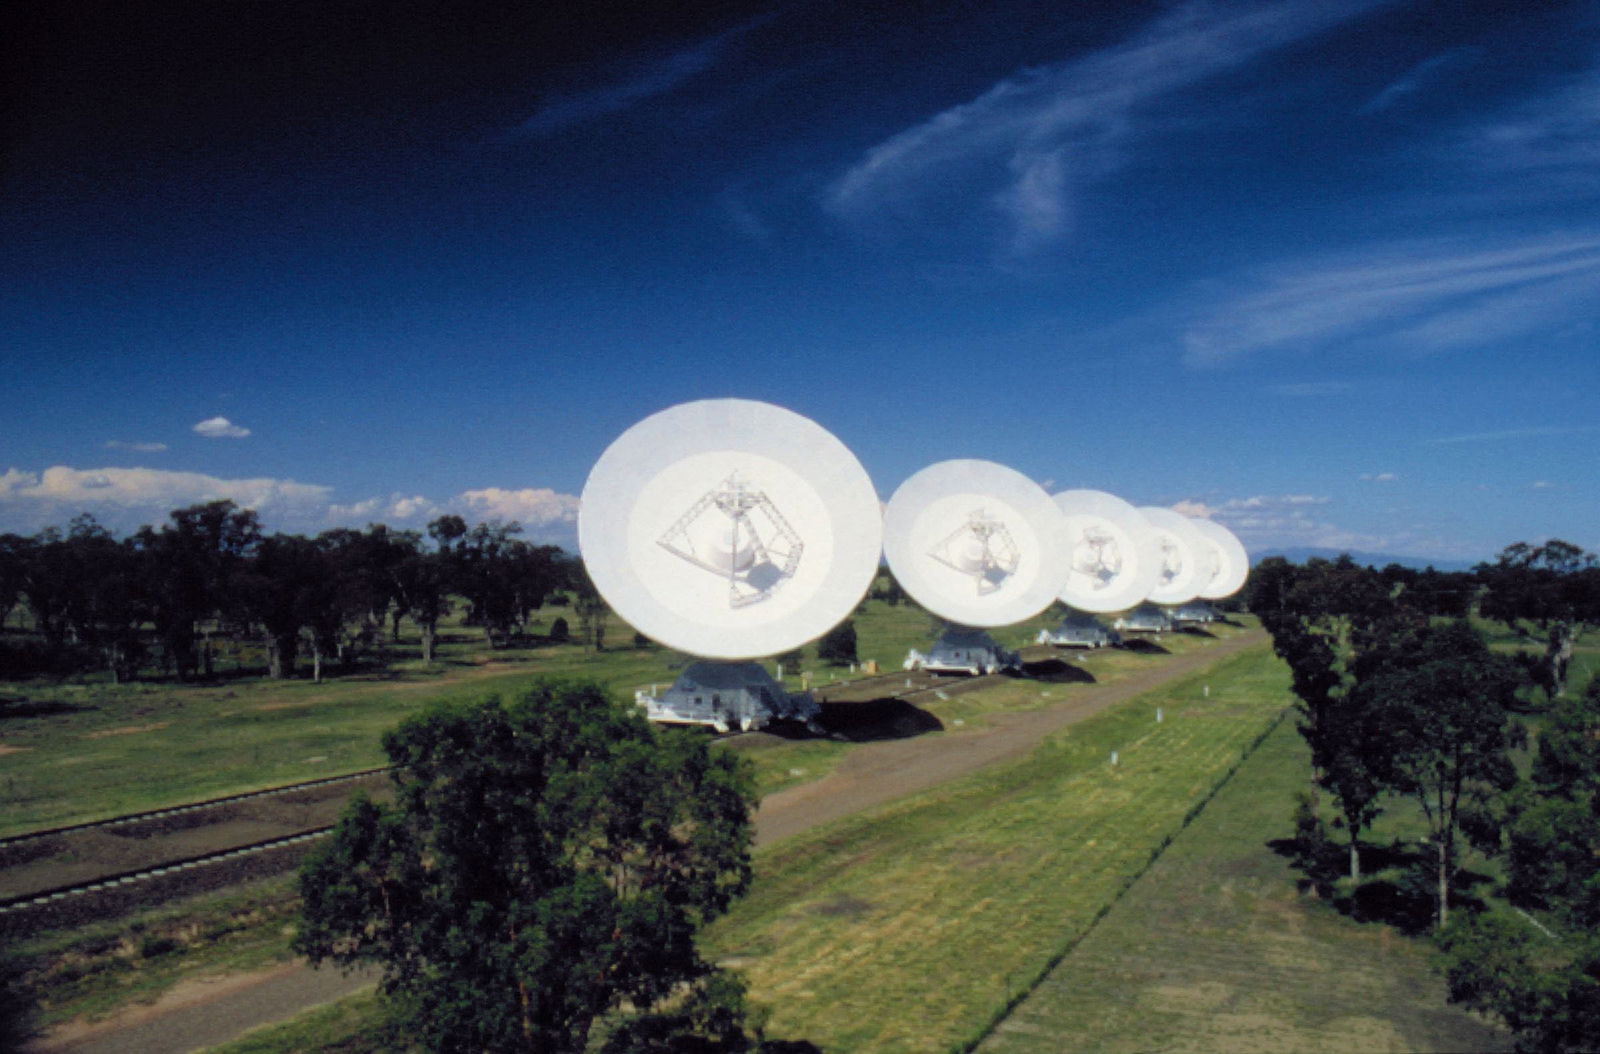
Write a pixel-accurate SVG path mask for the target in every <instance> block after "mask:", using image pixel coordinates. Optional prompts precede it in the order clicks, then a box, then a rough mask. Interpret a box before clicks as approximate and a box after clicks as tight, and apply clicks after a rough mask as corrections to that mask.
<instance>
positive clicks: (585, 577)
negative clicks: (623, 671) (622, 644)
mask: <svg viewBox="0 0 1600 1054" xmlns="http://www.w3.org/2000/svg"><path fill="white" fill-rule="evenodd" d="M567 574H568V582H567V584H568V586H569V587H570V588H571V590H572V596H573V600H572V612H573V614H575V615H577V616H578V633H579V634H580V635H581V636H582V637H583V643H584V646H585V647H589V648H593V649H594V650H595V651H605V648H606V616H607V615H608V614H610V613H611V608H610V607H609V606H607V604H606V600H605V597H602V596H601V595H600V590H599V589H598V588H596V587H595V584H594V579H592V578H590V577H589V571H588V569H587V568H585V567H584V566H583V564H582V562H581V561H573V562H572V563H571V564H569V565H568V567H567Z"/></svg>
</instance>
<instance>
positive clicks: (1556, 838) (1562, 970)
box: [1442, 679, 1600, 1051]
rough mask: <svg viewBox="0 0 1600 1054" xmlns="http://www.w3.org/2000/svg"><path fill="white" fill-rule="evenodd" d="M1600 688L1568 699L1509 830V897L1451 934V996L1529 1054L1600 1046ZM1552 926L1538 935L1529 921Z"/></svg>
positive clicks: (1546, 732)
mask: <svg viewBox="0 0 1600 1054" xmlns="http://www.w3.org/2000/svg"><path fill="white" fill-rule="evenodd" d="M1597 808H1600V679H1597V680H1595V681H1592V682H1591V683H1590V685H1589V688H1588V690H1587V691H1586V692H1585V693H1584V695H1583V696H1582V697H1581V698H1578V699H1564V700H1560V701H1558V702H1557V703H1556V704H1555V705H1554V706H1553V707H1552V708H1551V712H1550V714H1549V719H1548V721H1547V723H1546V725H1545V727H1544V728H1543V730H1542V731H1541V733H1540V735H1539V744H1538V750H1537V752H1536V754H1535V757H1534V762H1533V765H1532V768H1531V771H1530V773H1529V777H1528V779H1527V780H1526V781H1525V783H1524V784H1523V785H1522V786H1520V787H1518V788H1517V791H1516V792H1515V793H1514V794H1513V795H1512V798H1511V804H1510V809H1509V819H1508V821H1507V824H1506V827H1507V836H1508V837H1507V839H1506V842H1507V852H1506V858H1507V863H1508V870H1509V877H1510V881H1509V883H1508V888H1507V894H1508V896H1509V898H1510V900H1511V902H1512V904H1514V905H1515V906H1516V907H1517V908H1518V909H1519V911H1520V912H1521V913H1520V914H1509V913H1505V912H1497V911H1491V912H1485V913H1483V914H1482V915H1479V916H1469V917H1468V918H1465V919H1458V920H1457V922H1455V923H1452V925H1451V927H1450V929H1448V930H1447V931H1445V933H1444V934H1443V940H1442V943H1443V945H1444V950H1445V955H1446V959H1445V962H1446V973H1447V976H1448V978H1449V981H1450V993H1451V998H1452V999H1453V1000H1455V1001H1457V1002H1462V1003H1466V1004H1467V1005H1468V1006H1471V1007H1472V1008H1473V1009H1475V1010H1479V1011H1483V1012H1487V1013H1492V1014H1496V1015H1498V1016H1499V1017H1501V1018H1502V1019H1503V1020H1504V1021H1505V1022H1506V1024H1507V1025H1508V1026H1509V1027H1510V1028H1511V1029H1512V1031H1513V1033H1514V1034H1515V1035H1516V1039H1517V1046H1518V1049H1520V1050H1530V1051H1534V1050H1537V1051H1580V1050H1593V1049H1594V1040H1595V1037H1596V1036H1600V982H1597V979H1600V812H1597ZM1529 912H1532V913H1536V914H1537V915H1540V916H1542V917H1543V918H1544V919H1545V920H1546V923H1539V926H1541V927H1543V928H1542V929H1538V928H1536V927H1535V925H1534V923H1533V922H1532V921H1530V920H1531V919H1532V918H1533V916H1532V915H1529V914H1528V913H1529Z"/></svg>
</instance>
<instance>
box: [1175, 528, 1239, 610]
mask: <svg viewBox="0 0 1600 1054" xmlns="http://www.w3.org/2000/svg"><path fill="white" fill-rule="evenodd" d="M1190 523H1192V524H1193V525H1194V528H1195V530H1197V531H1199V532H1200V536H1201V537H1202V538H1204V539H1205V540H1206V542H1207V543H1208V544H1209V545H1210V546H1211V547H1212V548H1213V549H1214V550H1215V551H1216V559H1217V571H1216V574H1215V575H1214V576H1212V579H1211V582H1210V584H1209V585H1205V586H1202V587H1201V589H1200V593H1199V595H1200V596H1201V597H1202V598H1204V599H1206V600H1221V599H1222V598H1223V597H1231V596H1233V594H1235V593H1237V592H1238V591H1239V590H1240V589H1241V588H1243V586H1244V582H1245V579H1247V578H1249V577H1250V556H1249V554H1248V553H1246V552H1245V551H1244V544H1243V543H1242V542H1240V541H1239V539H1238V538H1237V537H1236V536H1235V535H1234V533H1233V532H1232V531H1230V530H1228V528H1226V527H1224V526H1222V524H1220V523H1218V522H1217V521H1216V520H1203V519H1200V518H1199V517H1191V518H1190Z"/></svg>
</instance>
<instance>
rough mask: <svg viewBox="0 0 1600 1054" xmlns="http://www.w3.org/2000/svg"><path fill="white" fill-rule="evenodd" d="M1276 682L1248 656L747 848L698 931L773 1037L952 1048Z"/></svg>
mask: <svg viewBox="0 0 1600 1054" xmlns="http://www.w3.org/2000/svg"><path fill="white" fill-rule="evenodd" d="M1202 680H1204V681H1205V682H1206V683H1213V682H1214V684H1213V690H1212V692H1211V693H1210V696H1209V698H1204V697H1202V693H1201V689H1200V684H1201V681H1202ZM1284 687H1285V674H1284V671H1283V668H1282V667H1281V666H1280V665H1279V664H1278V663H1277V662H1276V660H1274V659H1273V658H1272V657H1271V655H1270V653H1269V652H1268V651H1267V650H1266V649H1265V648H1261V649H1254V650H1252V651H1251V652H1249V653H1246V654H1245V655H1242V656H1239V657H1236V658H1234V659H1232V660H1229V661H1227V662H1226V663H1225V664H1223V666H1221V667H1219V668H1217V669H1216V670H1212V671H1208V672H1207V673H1205V674H1203V675H1201V676H1200V677H1197V678H1195V679H1193V680H1189V681H1184V682H1179V683H1176V684H1174V685H1172V686H1170V687H1169V688H1167V689H1165V690H1163V691H1160V692H1156V693H1151V694H1149V695H1146V696H1144V697H1142V698H1141V699H1140V700H1138V702H1136V703H1133V704H1129V705H1126V706H1123V707H1120V708H1118V709H1116V710H1114V711H1111V712H1107V713H1105V714H1102V715H1100V716H1098V717H1096V718H1093V719H1090V720H1088V721H1085V722H1084V723H1082V724H1080V725H1076V726H1073V727H1072V728H1071V729H1070V730H1068V731H1067V732H1065V733H1062V734H1058V735H1056V736H1053V737H1051V738H1050V739H1049V740H1047V741H1046V742H1045V743H1042V744H1041V745H1040V747H1039V749H1038V750H1037V751H1036V752H1035V754H1034V755H1033V756H1032V757H1031V758H1030V759H1029V760H1027V761H1025V762H1022V763H1018V764H1014V765H1009V766H1002V767H999V768H996V769H991V770H987V771H985V772H983V773H981V774H980V775H978V776H975V777H973V778H970V779H966V780H962V781H959V782H957V783H953V784H950V785H947V786H945V787H941V788H940V789H938V790H937V791H933V792H930V793H927V794H923V795H918V796H916V797H915V798H913V799H910V800H906V801H903V802H900V803H897V804H895V805H893V806H890V807H888V808H886V809H883V810H880V811H878V812H876V813H874V814H871V815H868V816H863V817H859V818H855V819H852V820H849V821H846V822H843V823H840V824H836V825H833V826H831V827H829V828H827V829H825V830H823V831H821V832H818V833H817V834H815V835H811V836H802V837H801V838H798V839H794V840H791V841H789V842H785V843H783V844H781V845H779V846H777V847H776V848H775V849H773V850H772V851H770V852H767V853H764V854H762V855H761V856H759V857H758V861H757V868H758V880H757V883H756V888H755V890H754V892H753V893H752V894H751V895H750V896H749V897H747V898H746V899H745V900H744V901H742V902H740V903H739V904H738V905H737V906H736V907H735V909H734V911H733V912H732V914H730V915H729V916H728V917H727V918H726V919H724V920H722V921H721V922H719V923H718V924H716V925H715V926H714V927H713V928H712V930H711V933H710V942H709V943H710V945H711V947H712V948H714V949H715V951H716V952H717V953H718V954H719V955H720V956H722V957H723V958H724V959H725V960H726V961H728V962H730V963H733V964H735V965H737V966H738V967H739V968H740V970H741V972H742V973H743V974H744V975H745V976H746V977H747V979H748V980H749V981H750V983H751V994H752V997H753V998H754V999H755V1000H756V1001H757V1002H759V1003H761V1004H763V1005H765V1006H766V1007H768V1008H769V1009H770V1011H771V1014H772V1017H771V1029H772V1032H773V1033H774V1034H776V1035H780V1036H783V1037H785V1038H803V1039H807V1040H810V1041H812V1042H814V1043H817V1044H819V1045H820V1046H822V1047H823V1048H824V1049H826V1050H829V1051H850V1050H875V1051H877V1050H882V1051H896V1050H902V1051H930V1050H943V1049H950V1048H952V1047H957V1046H959V1045H961V1044H962V1043H964V1042H966V1041H968V1040H970V1039H972V1038H973V1037H975V1036H977V1035H978V1034H980V1033H981V1031H982V1030H983V1028H984V1027H985V1025H986V1024H987V1022H988V1021H989V1020H990V1019H991V1018H992V1017H993V1016H994V1015H995V1014H996V1013H997V1012H998V1011H999V1009H1000V1008H1002V1007H1004V1006H1005V1005H1006V1004H1007V1003H1008V1002H1009V1001H1010V1000H1011V999H1012V998H1013V997H1014V996H1016V995H1017V994H1019V993H1021V992H1024V991H1025V990H1026V989H1027V988H1028V987H1029V986H1030V985H1031V984H1032V983H1033V981H1034V979H1035V978H1036V977H1037V976H1039V975H1040V974H1041V973H1042V972H1043V971H1044V970H1045V969H1047V967H1048V966H1049V964H1050V962H1051V961H1052V959H1053V958H1054V957H1055V956H1056V955H1058V954H1059V953H1060V951H1061V950H1062V949H1063V948H1064V947H1066V946H1067V945H1068V944H1069V943H1070V942H1071V941H1072V940H1073V939H1075V938H1076V937H1077V936H1079V935H1080V934H1081V933H1083V932H1084V931H1085V930H1086V929H1087V928H1088V927H1089V926H1090V925H1091V924H1092V923H1093V921H1094V919H1095V918H1096V917H1097V916H1098V915H1099V914H1100V913H1102V912H1103V911H1104V910H1105V908H1106V906H1107V905H1108V904H1110V903H1111V902H1112V901H1113V900H1114V899H1115V898H1116V896H1117V895H1118V894H1119V893H1120V892H1121V891H1122V890H1123V889H1124V888H1125V887H1126V886H1127V885H1128V883H1129V882H1131V881H1132V880H1133V879H1134V878H1135V877H1136V876H1137V875H1138V874H1139V873H1140V871H1141V870H1142V869H1143V868H1144V867H1145V866H1146V865H1147V864H1148V862H1149V861H1150V859H1151V857H1152V854H1154V853H1157V852H1159V851H1160V849H1161V848H1162V846H1163V845H1164V844H1165V843H1166V842H1167V841H1168V840H1169V839H1170V838H1171V837H1172V836H1173V835H1174V834H1175V833H1176V832H1177V831H1179V830H1180V829H1181V828H1182V826H1183V824H1184V822H1185V819H1186V817H1187V816H1188V815H1190V814H1191V813H1192V811H1193V810H1194V809H1195V808H1196V807H1197V806H1198V805H1200V804H1201V803H1203V802H1204V801H1205V800H1206V798H1207V797H1208V796H1209V794H1210V793H1211V791H1212V789H1213V788H1214V787H1215V786H1216V784H1217V783H1218V781H1220V780H1221V779H1222V778H1223V777H1224V776H1225V775H1226V774H1227V773H1228V771H1229V770H1230V768H1232V767H1233V766H1234V765H1235V764H1237V762H1238V761H1239V759H1240V758H1241V757H1242V756H1243V755H1244V753H1245V752H1246V750H1247V749H1248V748H1249V747H1250V745H1251V744H1252V742H1253V741H1255V740H1256V739H1258V738H1259V737H1260V736H1261V734H1262V733H1263V731H1264V730H1265V729H1266V728H1267V727H1269V726H1270V725H1271V723H1272V722H1273V721H1274V720H1275V719H1276V718H1277V717H1278V715H1279V714H1281V713H1282V711H1283V709H1284V707H1285V706H1286V705H1287V699H1286V696H1285V694H1284ZM1158 707H1159V708H1160V709H1161V710H1162V711H1163V716H1164V720H1163V721H1161V722H1160V723H1157V721H1156V720H1155V711H1156V709H1157V708H1158ZM1113 750H1114V751H1116V752H1117V755H1118V758H1117V764H1115V765H1112V764H1111V762H1110V755H1111V752H1112V751H1113Z"/></svg>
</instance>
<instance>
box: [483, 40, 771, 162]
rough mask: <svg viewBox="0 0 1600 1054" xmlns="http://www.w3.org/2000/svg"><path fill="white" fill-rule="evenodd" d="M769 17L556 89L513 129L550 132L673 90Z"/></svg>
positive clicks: (519, 132)
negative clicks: (581, 85)
mask: <svg viewBox="0 0 1600 1054" xmlns="http://www.w3.org/2000/svg"><path fill="white" fill-rule="evenodd" d="M768 20H769V19H768V16H763V17H761V18H757V19H752V20H750V21H748V22H745V23H742V24H741V25H738V26H735V27H734V28H732V29H729V30H726V31H724V32H722V33H718V34H716V35H715V36H712V37H708V38H706V39H704V40H699V41H696V42H694V43H692V44H689V45H687V46H685V47H682V48H679V49H678V50H676V51H673V52H671V53H669V54H667V55H662V56H659V57H657V58H654V59H650V60H646V61H644V62H642V63H640V64H639V65H637V66H635V67H634V68H633V69H631V70H628V71H627V72H626V73H624V74H622V75H621V76H619V77H616V78H614V79H612V80H609V81H607V82H606V83H603V84H600V85H598V86H596V87H593V88H588V89H585V90H582V91H574V92H569V93H565V94H558V95H555V96H553V97H552V98H550V99H548V100H547V101H546V102H545V103H544V104H543V105H542V106H540V107H539V109H538V110H536V111H535V112H534V114H533V116H531V117H529V118H528V119H527V120H525V121H523V122H522V123H521V124H520V125H518V126H517V127H516V129H515V130H514V131H513V133H512V134H513V136H516V137H528V138H538V137H540V136H546V135H554V134H556V133H558V132H563V131H566V130H567V129H569V128H573V127H575V126H577V125H581V124H586V123H588V122H589V121H593V120H597V119H599V118H601V117H609V116H611V115H612V114H617V113H622V112H624V111H626V110H629V109H631V108H633V107H634V106H637V105H638V104H639V103H642V102H644V101H646V100H647V99H653V98H656V97H658V96H662V95H667V94H669V93H671V92H674V91H677V90H678V89H679V88H680V87H682V86H683V85H685V84H687V83H688V82H689V81H691V80H693V79H694V78H696V77H698V76H700V75H701V74H703V73H705V72H706V71H707V70H709V69H711V68H712V67H713V66H715V65H716V63H717V62H718V61H719V60H720V59H721V58H722V56H723V55H724V54H725V53H726V52H727V50H728V49H729V47H730V46H731V45H733V44H734V43H735V42H736V41H738V40H739V38H741V37H743V36H744V35H745V34H747V33H749V32H750V31H751V30H752V29H755V28H756V27H757V26H760V25H762V24H763V23H765V22H766V21H768Z"/></svg>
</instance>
